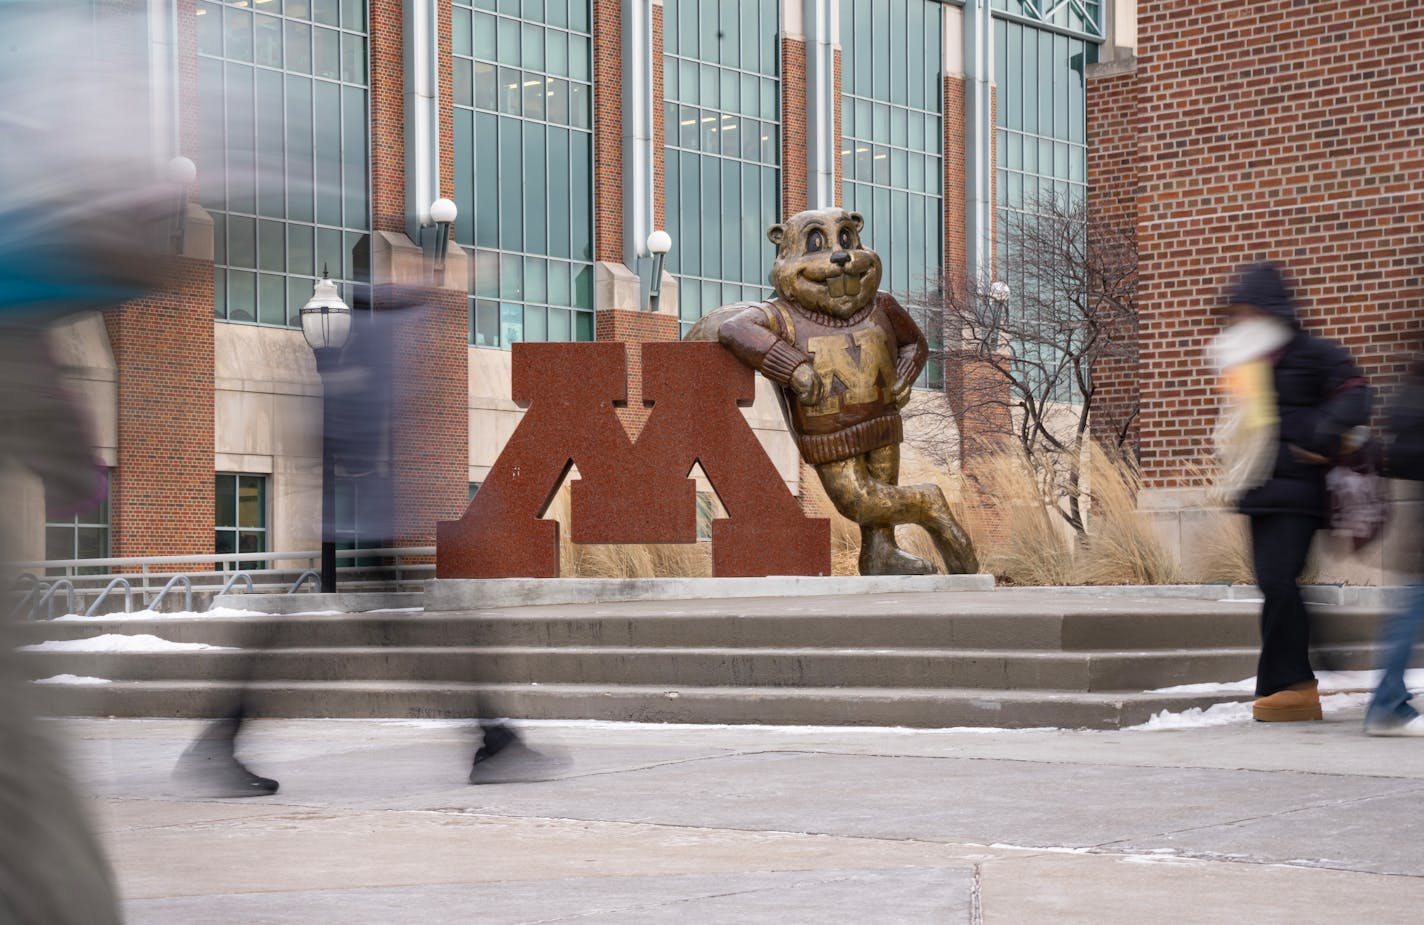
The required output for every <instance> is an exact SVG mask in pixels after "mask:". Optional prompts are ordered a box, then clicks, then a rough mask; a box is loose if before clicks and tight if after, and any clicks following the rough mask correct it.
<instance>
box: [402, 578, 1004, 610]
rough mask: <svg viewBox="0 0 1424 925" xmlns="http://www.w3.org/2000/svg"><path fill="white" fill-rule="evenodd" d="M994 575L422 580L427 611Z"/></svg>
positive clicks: (950, 585) (849, 587) (896, 585)
mask: <svg viewBox="0 0 1424 925" xmlns="http://www.w3.org/2000/svg"><path fill="white" fill-rule="evenodd" d="M993 589H994V576H993V575H915V576H901V575H873V576H862V575H854V576H845V577H840V576H829V577H828V576H815V577H811V576H805V575H783V576H774V577H770V578H436V579H432V580H430V581H428V582H426V583H425V609H426V610H427V611H432V612H433V611H447V610H479V609H483V608H489V607H524V606H538V605H549V604H611V603H619V602H626V601H686V600H711V599H721V598H736V597H812V596H817V595H848V594H904V593H915V592H922V593H925V592H941V591H992V590H993Z"/></svg>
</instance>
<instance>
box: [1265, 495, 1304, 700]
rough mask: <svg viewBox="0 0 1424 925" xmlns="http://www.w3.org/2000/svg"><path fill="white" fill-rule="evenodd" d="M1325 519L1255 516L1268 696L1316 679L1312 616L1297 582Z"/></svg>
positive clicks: (1284, 515)
mask: <svg viewBox="0 0 1424 925" xmlns="http://www.w3.org/2000/svg"><path fill="white" fill-rule="evenodd" d="M1320 526H1321V524H1320V518H1318V517H1310V516H1305V515H1300V514H1257V515H1254V516H1252V518H1251V556H1252V559H1253V560H1254V563H1255V566H1256V585H1257V587H1259V588H1260V589H1261V594H1262V596H1263V597H1264V598H1265V599H1266V600H1265V603H1264V604H1262V605H1261V658H1260V660H1259V661H1258V662H1257V665H1256V696H1258V697H1265V696H1267V695H1268V694H1274V693H1275V692H1276V691H1280V690H1284V689H1285V688H1287V687H1290V686H1291V685H1292V684H1299V683H1300V682H1302V681H1309V680H1310V679H1311V678H1313V677H1315V672H1313V671H1311V669H1310V616H1309V614H1308V613H1307V612H1306V609H1305V601H1304V600H1302V599H1301V596H1300V586H1299V585H1298V584H1296V582H1297V580H1299V578H1300V574H1301V572H1303V571H1305V560H1306V557H1307V556H1309V554H1310V543H1311V540H1312V539H1314V538H1315V531H1316V530H1318V529H1319V528H1320Z"/></svg>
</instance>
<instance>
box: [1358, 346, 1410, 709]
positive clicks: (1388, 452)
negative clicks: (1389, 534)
mask: <svg viewBox="0 0 1424 925" xmlns="http://www.w3.org/2000/svg"><path fill="white" fill-rule="evenodd" d="M1385 447H1386V449H1385V459H1384V463H1385V475H1388V476H1392V477H1394V478H1397V479H1407V480H1409V481H1413V482H1424V355H1421V356H1419V357H1418V358H1416V360H1415V363H1414V367H1413V369H1412V370H1410V373H1409V375H1408V377H1407V378H1406V379H1405V381H1404V385H1403V388H1402V389H1401V390H1400V392H1399V395H1398V396H1397V397H1396V398H1395V400H1394V404H1393V405H1392V406H1391V409H1390V414H1389V423H1388V425H1387V440H1386V443H1385ZM1420 526H1424V523H1420V524H1416V525H1415V527H1416V529H1417V528H1418V527H1420ZM1413 539H1414V540H1415V541H1416V542H1417V539H1418V538H1417V536H1416V537H1414V538H1413ZM1412 552H1413V556H1412V558H1413V560H1414V561H1412V562H1410V563H1408V565H1407V566H1406V567H1408V568H1410V569H1411V570H1413V572H1414V575H1415V582H1414V586H1413V587H1412V588H1411V589H1410V600H1409V602H1408V603H1407V604H1406V605H1405V606H1404V607H1403V608H1402V609H1400V610H1399V611H1397V612H1395V613H1394V614H1392V615H1391V616H1390V617H1388V618H1387V619H1386V620H1385V623H1384V626H1383V627H1382V629H1381V633H1380V643H1381V649H1380V653H1379V665H1378V667H1379V668H1380V669H1381V670H1382V671H1383V675H1382V676H1381V678H1380V681H1379V686H1378V687H1377V688H1375V693H1374V697H1373V698H1372V699H1371V700H1370V706H1369V709H1368V710H1366V712H1365V732H1367V733H1369V734H1370V735H1375V736H1424V716H1420V715H1419V711H1418V710H1416V709H1415V708H1414V707H1412V706H1410V704H1409V700H1410V698H1411V697H1412V695H1411V694H1410V693H1409V689H1408V688H1407V687H1405V685H1404V672H1405V670H1406V669H1407V668H1408V667H1409V659H1410V656H1411V655H1412V654H1413V651H1414V645H1415V643H1417V642H1418V641H1419V635H1420V631H1421V629H1424V572H1421V570H1420V562H1419V554H1418V547H1417V546H1414V547H1413V549H1412Z"/></svg>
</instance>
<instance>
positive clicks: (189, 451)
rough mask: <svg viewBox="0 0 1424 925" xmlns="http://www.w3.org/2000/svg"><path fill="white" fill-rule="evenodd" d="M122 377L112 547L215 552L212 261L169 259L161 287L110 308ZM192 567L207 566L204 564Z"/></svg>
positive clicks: (136, 551) (155, 552) (157, 552)
mask: <svg viewBox="0 0 1424 925" xmlns="http://www.w3.org/2000/svg"><path fill="white" fill-rule="evenodd" d="M104 320H105V323H106V325H107V327H108V332H109V342H110V344H111V346H112V348H113V351H114V362H115V365H116V368H117V374H118V375H117V378H118V402H117V406H118V422H117V423H118V448H117V463H118V464H117V467H116V468H115V471H114V474H113V481H112V483H111V484H110V487H109V523H110V534H109V535H110V547H111V552H112V554H113V555H115V556H182V555H197V554H200V553H210V552H212V551H213V478H214V473H213V265H212V258H211V256H207V257H201V256H200V257H186V256H185V257H177V258H172V260H171V262H170V264H169V268H168V273H167V280H166V283H165V285H164V287H163V288H162V289H161V290H160V291H157V292H154V293H152V294H151V295H148V296H146V297H144V298H141V299H135V300H133V301H131V302H129V303H127V304H125V305H124V306H122V308H120V310H118V311H114V312H107V313H106V314H105V316H104ZM189 568H198V569H201V568H203V566H202V565H194V566H189Z"/></svg>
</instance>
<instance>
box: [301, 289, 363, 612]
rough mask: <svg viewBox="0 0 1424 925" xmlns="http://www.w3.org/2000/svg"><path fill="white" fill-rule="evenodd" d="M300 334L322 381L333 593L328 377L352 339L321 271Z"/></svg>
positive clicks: (347, 312)
mask: <svg viewBox="0 0 1424 925" xmlns="http://www.w3.org/2000/svg"><path fill="white" fill-rule="evenodd" d="M301 316H302V334H303V335H304V336H305V337H306V339H307V343H308V344H310V345H311V348H312V353H314V354H316V371H317V375H319V376H320V377H321V590H322V593H323V594H331V593H332V592H334V591H335V590H336V535H335V534H336V524H335V520H336V464H335V460H334V458H333V453H332V427H331V388H330V383H329V382H328V380H327V373H329V372H331V371H332V370H333V369H335V368H336V361H337V359H338V358H339V357H340V356H341V348H343V347H345V346H346V341H347V339H348V338H349V337H350V336H351V307H350V306H349V305H347V304H346V303H345V302H343V301H342V300H341V293H339V292H337V291H336V284H335V283H334V282H332V281H331V279H330V277H329V276H328V275H327V272H326V268H325V267H323V268H322V271H321V279H319V280H317V282H316V289H315V290H314V291H313V292H312V297H311V299H310V300H309V301H308V302H307V304H306V305H304V306H302V311H301Z"/></svg>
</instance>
